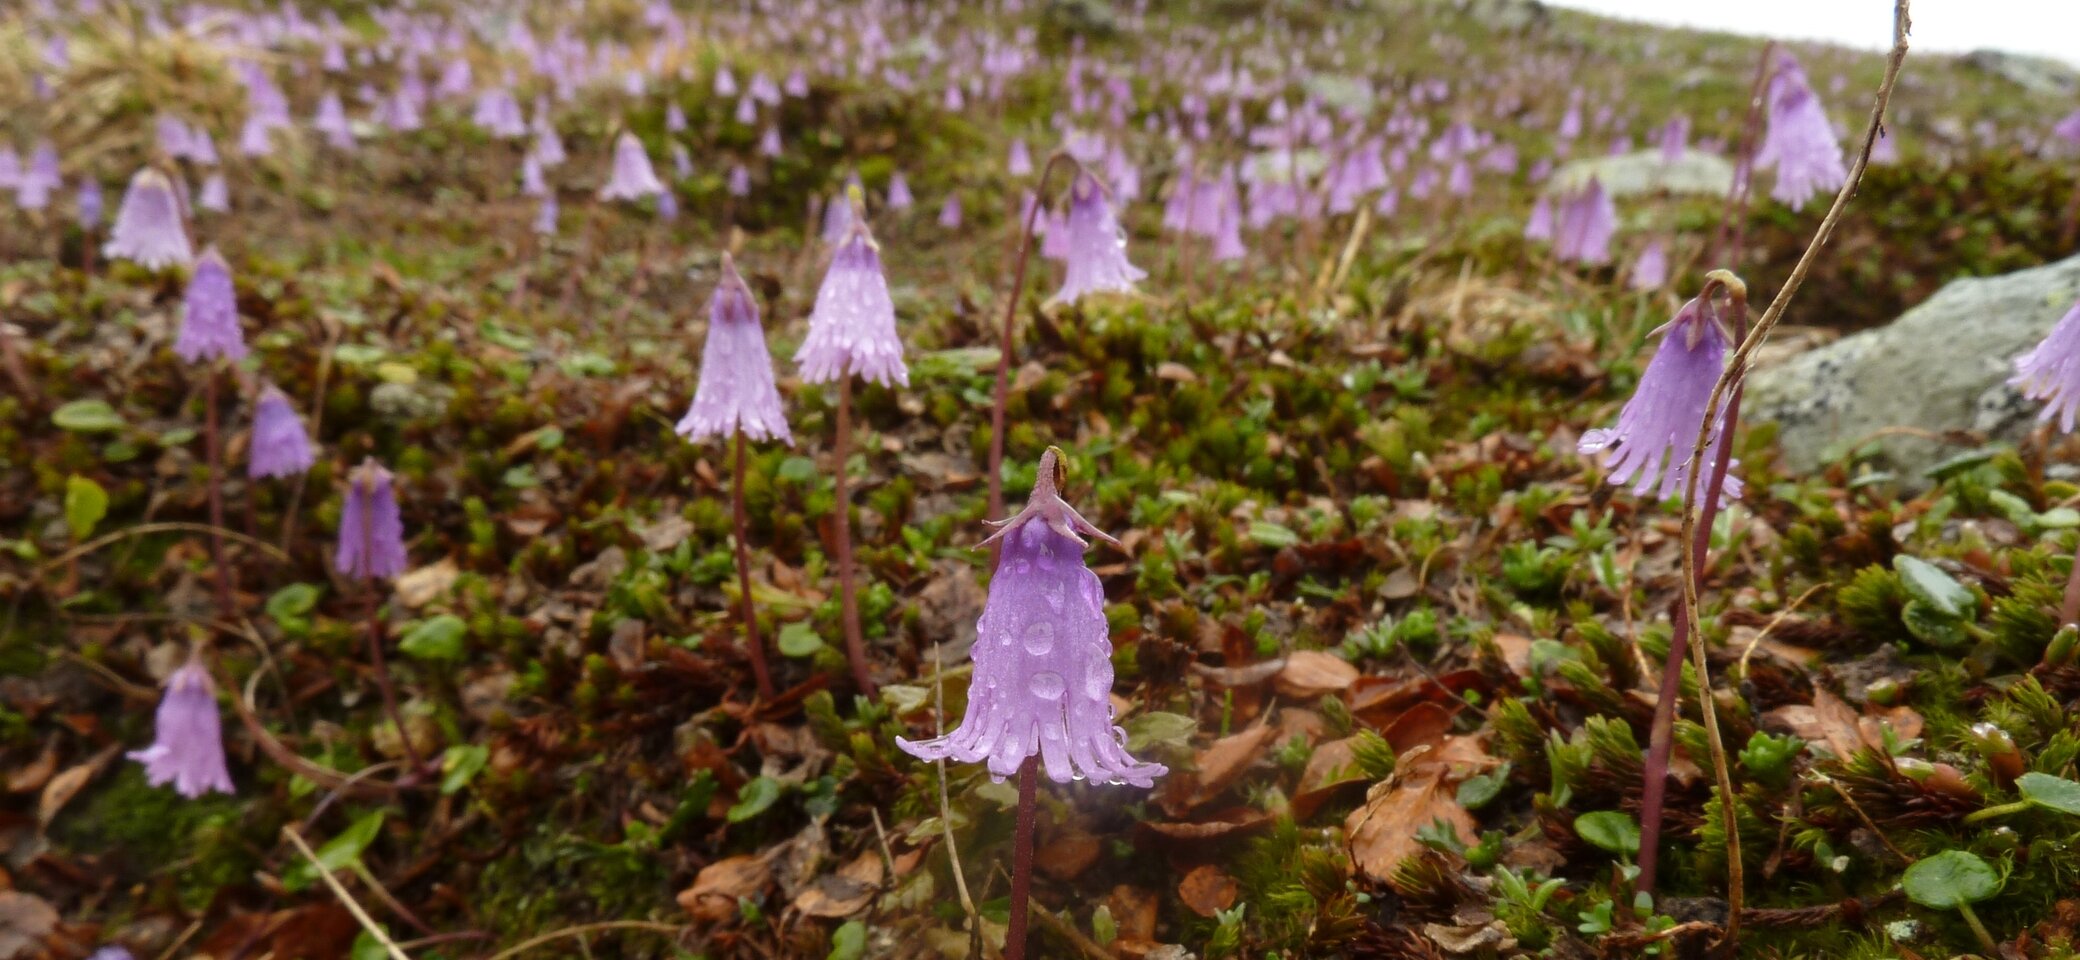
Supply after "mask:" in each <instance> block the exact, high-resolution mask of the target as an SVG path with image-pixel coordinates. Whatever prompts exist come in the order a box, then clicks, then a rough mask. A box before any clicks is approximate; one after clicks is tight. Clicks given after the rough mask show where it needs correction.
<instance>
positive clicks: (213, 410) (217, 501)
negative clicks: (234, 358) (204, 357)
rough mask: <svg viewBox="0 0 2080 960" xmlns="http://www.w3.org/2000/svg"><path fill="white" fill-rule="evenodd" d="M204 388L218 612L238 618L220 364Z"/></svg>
mask: <svg viewBox="0 0 2080 960" xmlns="http://www.w3.org/2000/svg"><path fill="white" fill-rule="evenodd" d="M204 376H206V377H208V380H207V382H206V383H205V384H204V386H203V389H202V446H203V455H204V456H206V457H207V458H208V459H209V529H210V534H209V562H210V565H212V566H214V567H216V568H217V616H218V617H220V618H222V619H224V620H235V619H237V614H238V611H236V610H234V609H233V608H232V606H231V567H230V566H229V565H228V564H226V563H225V562H224V535H223V534H222V533H221V532H219V531H221V530H223V529H224V491H223V482H224V463H223V460H224V453H223V446H222V445H221V444H219V443H218V442H217V440H218V438H217V380H218V379H219V377H218V375H217V365H216V364H215V363H212V364H210V366H209V372H208V373H206V374H204Z"/></svg>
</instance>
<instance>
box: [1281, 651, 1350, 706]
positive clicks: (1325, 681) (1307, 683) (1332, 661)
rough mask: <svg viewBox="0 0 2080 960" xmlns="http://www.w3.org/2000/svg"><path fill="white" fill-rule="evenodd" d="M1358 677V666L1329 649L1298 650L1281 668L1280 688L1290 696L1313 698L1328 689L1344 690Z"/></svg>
mask: <svg viewBox="0 0 2080 960" xmlns="http://www.w3.org/2000/svg"><path fill="white" fill-rule="evenodd" d="M1357 680H1358V668H1357V667H1355V666H1352V665H1351V663H1350V661H1348V660H1345V659H1343V658H1342V657H1339V656H1337V655H1335V654H1333V653H1330V652H1328V651H1326V650H1295V651H1293V653H1292V655H1290V656H1288V657H1286V666H1285V669H1283V670H1280V671H1279V672H1278V681H1277V684H1276V686H1277V687H1278V692H1279V693H1281V694H1284V695H1286V696H1288V697H1295V698H1298V699H1302V700H1312V699H1314V698H1315V697H1319V696H1322V695H1323V694H1328V693H1341V692H1343V691H1345V690H1348V689H1350V685H1351V684H1353V683H1356V682H1357Z"/></svg>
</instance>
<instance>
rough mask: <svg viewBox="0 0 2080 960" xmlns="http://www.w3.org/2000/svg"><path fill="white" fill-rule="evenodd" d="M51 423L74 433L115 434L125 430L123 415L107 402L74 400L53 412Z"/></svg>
mask: <svg viewBox="0 0 2080 960" xmlns="http://www.w3.org/2000/svg"><path fill="white" fill-rule="evenodd" d="M51 422H52V423H54V424H57V425H58V428H59V429H61V430H70V431H72V432H73V433H114V432H115V431H117V430H121V429H123V418H122V415H120V414H118V413H116V408H114V407H111V406H109V405H108V401H106V400H74V401H72V402H71V403H68V404H66V405H64V406H62V407H59V408H58V409H56V410H53V411H51Z"/></svg>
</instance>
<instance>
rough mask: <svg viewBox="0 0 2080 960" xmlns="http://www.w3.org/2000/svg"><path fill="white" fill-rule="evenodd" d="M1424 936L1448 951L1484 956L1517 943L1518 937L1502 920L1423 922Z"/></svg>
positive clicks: (1509, 947) (1510, 947)
mask: <svg viewBox="0 0 2080 960" xmlns="http://www.w3.org/2000/svg"><path fill="white" fill-rule="evenodd" d="M1423 936H1426V937H1429V938H1430V939H1431V940H1434V941H1436V942H1437V946H1438V947H1439V948H1440V949H1442V950H1444V952H1446V953H1459V954H1469V953H1479V954H1481V955H1483V956H1493V955H1495V954H1497V953H1501V952H1503V951H1505V950H1510V949H1513V948H1514V947H1516V945H1517V938H1516V937H1514V936H1512V935H1511V934H1510V932H1509V927H1508V926H1507V925H1505V924H1504V923H1503V922H1502V921H1500V920H1490V921H1488V922H1487V923H1483V924H1466V925H1463V926H1448V925H1446V924H1442V923H1426V924H1423Z"/></svg>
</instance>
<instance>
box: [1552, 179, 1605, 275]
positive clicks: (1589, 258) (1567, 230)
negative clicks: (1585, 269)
mask: <svg viewBox="0 0 2080 960" xmlns="http://www.w3.org/2000/svg"><path fill="white" fill-rule="evenodd" d="M1556 219H1557V222H1556V223H1555V224H1554V228H1553V255H1554V256H1556V257H1559V258H1560V259H1561V260H1563V261H1573V262H1575V263H1579V264H1582V265H1584V266H1592V267H1593V266H1602V265H1604V264H1607V263H1609V262H1611V238H1612V237H1613V236H1615V235H1616V234H1617V232H1618V207H1617V204H1615V203H1613V202H1611V195H1610V194H1609V193H1607V192H1605V191H1604V189H1603V182H1602V181H1600V180H1597V179H1596V178H1594V177H1591V178H1589V185H1588V186H1586V187H1584V188H1582V190H1581V192H1580V193H1577V194H1575V195H1574V196H1573V197H1571V198H1569V199H1568V200H1567V201H1566V202H1565V203H1563V204H1561V206H1560V210H1559V212H1558V214H1557V216H1556Z"/></svg>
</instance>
